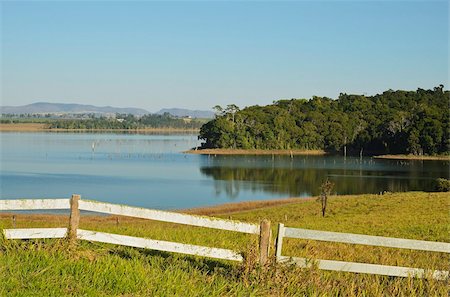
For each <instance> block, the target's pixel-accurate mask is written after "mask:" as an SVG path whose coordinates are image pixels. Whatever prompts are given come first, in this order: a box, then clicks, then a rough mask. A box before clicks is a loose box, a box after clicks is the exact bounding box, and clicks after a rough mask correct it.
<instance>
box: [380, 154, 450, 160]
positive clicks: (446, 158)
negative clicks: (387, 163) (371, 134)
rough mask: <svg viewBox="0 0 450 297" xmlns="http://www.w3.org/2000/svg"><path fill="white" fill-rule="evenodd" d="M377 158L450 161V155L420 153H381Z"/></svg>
mask: <svg viewBox="0 0 450 297" xmlns="http://www.w3.org/2000/svg"><path fill="white" fill-rule="evenodd" d="M373 158H375V159H390V160H443V161H450V156H418V155H381V156H374V157H373Z"/></svg>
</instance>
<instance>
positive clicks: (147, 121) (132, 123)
mask: <svg viewBox="0 0 450 297" xmlns="http://www.w3.org/2000/svg"><path fill="white" fill-rule="evenodd" d="M0 123H1V124H14V123H46V124H48V125H49V128H50V129H83V130H84V129H86V130H92V129H121V130H134V129H145V128H161V129H164V128H175V129H189V130H190V129H199V128H200V127H201V126H202V125H203V124H204V123H205V121H204V120H200V119H187V118H186V119H183V118H178V117H174V116H171V115H170V114H168V113H165V114H162V115H159V114H148V115H144V116H141V117H137V116H134V115H132V114H117V115H116V116H115V117H95V116H94V115H92V114H87V115H83V117H80V118H62V119H61V118H48V117H45V118H36V117H33V116H31V115H30V116H26V117H22V115H21V116H20V117H17V116H14V115H2V117H1V118H0Z"/></svg>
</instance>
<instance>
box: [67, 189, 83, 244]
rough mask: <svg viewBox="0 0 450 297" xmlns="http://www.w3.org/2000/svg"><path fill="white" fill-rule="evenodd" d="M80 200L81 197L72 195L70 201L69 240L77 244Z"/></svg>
mask: <svg viewBox="0 0 450 297" xmlns="http://www.w3.org/2000/svg"><path fill="white" fill-rule="evenodd" d="M79 200H80V195H76V194H74V195H72V198H71V199H70V219H69V232H68V234H67V235H68V238H69V241H70V242H71V243H75V241H76V240H77V229H78V225H79V223H80V210H79V208H78V201H79Z"/></svg>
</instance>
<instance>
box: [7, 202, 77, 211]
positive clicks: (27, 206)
mask: <svg viewBox="0 0 450 297" xmlns="http://www.w3.org/2000/svg"><path fill="white" fill-rule="evenodd" d="M35 209H50V210H52V209H70V199H17V200H0V210H35Z"/></svg>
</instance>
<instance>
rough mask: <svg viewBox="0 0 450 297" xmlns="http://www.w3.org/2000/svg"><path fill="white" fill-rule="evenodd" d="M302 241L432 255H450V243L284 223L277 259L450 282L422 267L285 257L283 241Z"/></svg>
mask: <svg viewBox="0 0 450 297" xmlns="http://www.w3.org/2000/svg"><path fill="white" fill-rule="evenodd" d="M285 237H287V238H298V239H310V240H321V241H331V242H341V243H351V244H362V245H372V246H382V247H393V248H404V249H412V250H422V251H431V252H441V253H450V243H445V242H432V241H423V240H412V239H402V238H391V237H381V236H369V235H360V234H350V233H338V232H328V231H316V230H308V229H300V228H286V227H284V225H283V224H279V225H278V237H277V243H276V250H275V254H276V260H277V262H281V263H289V262H290V263H294V264H296V265H298V266H300V267H311V266H312V265H317V267H318V268H319V269H323V270H333V271H345V272H355V273H369V274H379V275H388V276H400V277H408V276H412V277H432V278H435V279H438V280H443V279H448V278H449V276H450V273H449V271H440V270H435V271H429V270H425V269H421V268H411V267H399V266H389V265H378V264H367V263H355V262H345V261H333V260H320V259H318V260H312V259H307V258H299V257H287V256H282V252H281V251H282V247H283V238H285Z"/></svg>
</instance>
